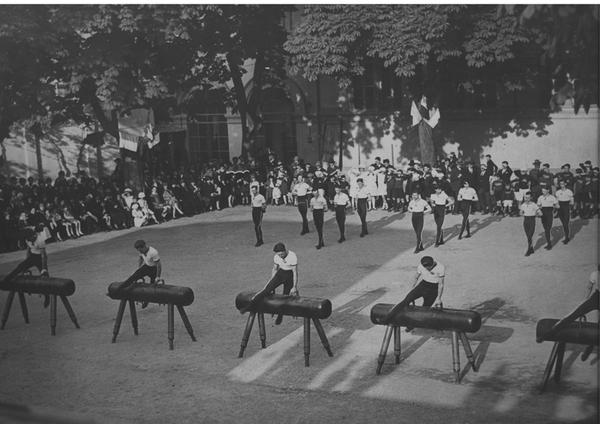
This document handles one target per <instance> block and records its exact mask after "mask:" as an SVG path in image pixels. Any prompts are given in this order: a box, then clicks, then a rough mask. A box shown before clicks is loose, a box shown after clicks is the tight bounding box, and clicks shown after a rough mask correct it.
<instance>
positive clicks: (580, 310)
mask: <svg viewBox="0 0 600 424" xmlns="http://www.w3.org/2000/svg"><path fill="white" fill-rule="evenodd" d="M599 270H600V265H598V269H597V270H596V271H594V272H592V273H591V275H590V279H589V284H588V287H587V290H586V296H585V299H584V300H583V302H582V303H581V304H580V305H579V306H577V307H576V308H575V309H574V310H573V311H572V312H571V313H569V314H568V315H566V316H565V317H563V318H562V319H560V320H556V319H549V318H544V319H541V320H539V321H538V323H537V327H536V341H537V342H538V343H541V342H543V341H552V342H554V346H553V347H552V351H551V352H550V358H549V359H548V363H547V364H546V369H545V370H544V377H543V380H542V385H541V391H542V392H543V391H544V390H546V385H547V384H548V380H549V379H550V374H551V373H552V369H553V368H554V381H556V382H557V383H558V382H559V381H560V376H561V372H562V365H563V359H564V355H565V347H566V344H567V343H572V344H579V345H585V346H586V347H585V349H584V350H583V353H582V354H581V360H582V361H585V360H587V358H588V357H589V356H590V354H591V353H592V351H593V350H594V347H595V346H598V341H599V331H598V330H599V329H598V323H597V322H587V320H586V319H585V315H586V314H588V313H589V312H592V311H594V310H598V309H600V296H599V292H598V271H599Z"/></svg>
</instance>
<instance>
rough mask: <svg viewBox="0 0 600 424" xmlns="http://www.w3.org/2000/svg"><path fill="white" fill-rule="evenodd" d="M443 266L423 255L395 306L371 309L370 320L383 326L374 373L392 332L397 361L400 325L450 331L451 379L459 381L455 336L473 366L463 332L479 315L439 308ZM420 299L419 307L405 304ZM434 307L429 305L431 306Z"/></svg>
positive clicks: (469, 329)
mask: <svg viewBox="0 0 600 424" xmlns="http://www.w3.org/2000/svg"><path fill="white" fill-rule="evenodd" d="M444 278H445V269H444V265H442V264H441V263H439V262H436V261H435V260H434V259H433V258H432V257H431V256H424V257H423V258H422V259H421V263H420V264H419V266H418V267H417V272H416V274H415V276H414V280H413V288H412V290H411V291H410V292H409V293H408V294H407V295H406V297H405V298H404V299H403V300H402V301H401V302H399V303H398V304H397V305H395V306H392V305H390V304H385V303H378V304H376V305H375V306H373V308H372V309H371V322H372V323H373V324H377V325H386V326H387V328H386V330H385V335H384V337H383V342H382V344H381V350H380V352H379V357H378V360H377V370H376V373H377V374H380V373H381V368H382V367H383V364H384V362H385V357H386V355H387V350H388V347H389V344H390V340H391V337H392V334H393V335H394V355H395V362H396V364H399V363H400V354H401V340H400V334H401V333H400V327H401V326H404V327H406V331H407V332H410V331H412V330H413V328H425V329H432V330H448V331H451V332H452V364H453V368H454V374H455V381H456V382H457V383H458V382H460V353H459V339H460V341H461V342H462V345H463V348H464V350H465V353H466V355H467V358H468V360H469V363H470V365H471V367H472V368H473V371H477V365H476V363H475V359H474V357H473V351H472V350H471V345H470V344H469V339H468V338H467V336H466V334H465V333H475V332H477V331H479V329H480V328H481V315H479V313H477V312H475V311H468V310H459V309H443V308H442V293H443V291H444ZM420 297H422V298H423V306H422V307H417V306H409V304H410V303H413V302H414V301H415V300H417V299H419V298H420ZM432 305H433V306H434V307H433V308H431V306H432Z"/></svg>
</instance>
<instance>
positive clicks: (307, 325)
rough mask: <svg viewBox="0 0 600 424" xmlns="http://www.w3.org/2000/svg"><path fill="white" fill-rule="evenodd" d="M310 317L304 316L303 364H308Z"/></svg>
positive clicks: (306, 365)
mask: <svg viewBox="0 0 600 424" xmlns="http://www.w3.org/2000/svg"><path fill="white" fill-rule="evenodd" d="M309 357H310V318H304V366H305V367H308V366H310V363H309Z"/></svg>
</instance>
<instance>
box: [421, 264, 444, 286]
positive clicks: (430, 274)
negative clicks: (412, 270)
mask: <svg viewBox="0 0 600 424" xmlns="http://www.w3.org/2000/svg"><path fill="white" fill-rule="evenodd" d="M417 273H419V274H420V275H421V278H422V279H423V280H424V281H427V282H428V283H433V284H438V283H439V282H440V281H441V280H442V278H444V276H445V275H446V267H445V266H444V265H442V264H441V263H439V262H437V263H436V264H435V266H434V267H433V269H432V270H431V271H429V270H428V269H427V268H425V267H424V266H423V265H421V264H419V266H417Z"/></svg>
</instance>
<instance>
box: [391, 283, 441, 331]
mask: <svg viewBox="0 0 600 424" xmlns="http://www.w3.org/2000/svg"><path fill="white" fill-rule="evenodd" d="M437 294H438V284H437V283H428V282H427V281H425V280H421V281H420V282H419V284H417V285H416V286H415V288H414V289H412V290H411V291H409V292H408V294H407V295H406V297H405V298H404V299H403V300H402V301H401V302H400V303H398V304H397V305H396V306H394V307H393V308H392V309H391V310H390V312H388V314H387V317H386V321H389V320H390V319H391V318H393V317H394V315H396V314H397V313H398V311H401V310H402V309H404V308H405V307H406V306H408V305H409V304H411V303H412V302H414V301H415V300H417V299H419V298H421V297H422V298H423V306H431V305H433V302H435V299H436V298H437Z"/></svg>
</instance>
